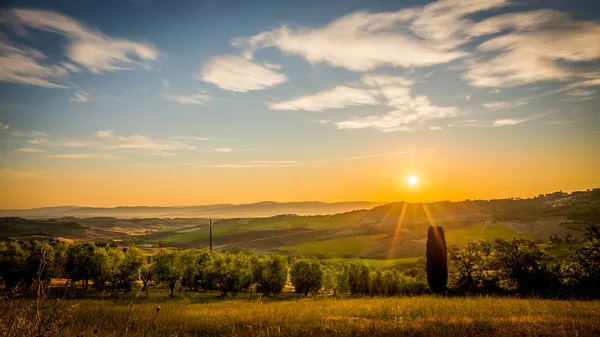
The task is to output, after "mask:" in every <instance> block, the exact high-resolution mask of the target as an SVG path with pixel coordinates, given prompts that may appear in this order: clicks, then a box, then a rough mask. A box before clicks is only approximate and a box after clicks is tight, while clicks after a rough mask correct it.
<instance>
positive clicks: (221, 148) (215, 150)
mask: <svg viewBox="0 0 600 337" xmlns="http://www.w3.org/2000/svg"><path fill="white" fill-rule="evenodd" d="M212 152H233V149H232V148H230V147H220V148H216V149H213V150H212Z"/></svg>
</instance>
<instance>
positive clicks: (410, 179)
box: [408, 176, 419, 186]
mask: <svg viewBox="0 0 600 337" xmlns="http://www.w3.org/2000/svg"><path fill="white" fill-rule="evenodd" d="M418 182H419V179H418V178H417V177H415V176H410V177H408V184H409V185H410V186H415V185H416V184H417V183H418Z"/></svg>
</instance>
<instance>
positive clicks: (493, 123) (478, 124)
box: [448, 110, 558, 128]
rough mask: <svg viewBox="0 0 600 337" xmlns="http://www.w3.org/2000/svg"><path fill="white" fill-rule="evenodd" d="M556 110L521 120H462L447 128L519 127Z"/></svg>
mask: <svg viewBox="0 0 600 337" xmlns="http://www.w3.org/2000/svg"><path fill="white" fill-rule="evenodd" d="M557 111H558V110H551V111H548V112H544V113H540V114H536V115H532V116H529V117H526V118H521V119H516V118H502V119H496V120H494V121H478V120H475V119H468V120H464V121H458V122H454V123H452V124H450V125H448V127H457V126H458V127H461V126H464V127H477V128H486V127H502V126H514V125H519V124H521V123H524V122H529V121H532V120H534V119H538V118H540V117H544V116H547V115H550V114H553V113H555V112H557Z"/></svg>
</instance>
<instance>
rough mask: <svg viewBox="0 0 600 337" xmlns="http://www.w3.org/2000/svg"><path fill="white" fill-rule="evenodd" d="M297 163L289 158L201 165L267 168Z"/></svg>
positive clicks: (205, 165) (204, 165)
mask: <svg viewBox="0 0 600 337" xmlns="http://www.w3.org/2000/svg"><path fill="white" fill-rule="evenodd" d="M297 164H298V162H297V161H289V160H254V161H247V162H243V163H227V164H203V165H201V166H203V167H214V168H267V167H288V166H296V165H297Z"/></svg>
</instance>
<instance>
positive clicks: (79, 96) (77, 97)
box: [71, 91, 89, 103]
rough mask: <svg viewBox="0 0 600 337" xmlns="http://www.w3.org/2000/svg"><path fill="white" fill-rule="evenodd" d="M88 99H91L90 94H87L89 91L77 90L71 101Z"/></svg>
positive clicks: (80, 101) (77, 101)
mask: <svg viewBox="0 0 600 337" xmlns="http://www.w3.org/2000/svg"><path fill="white" fill-rule="evenodd" d="M88 100H89V98H88V94H87V92H84V91H78V92H76V93H75V94H74V95H73V97H72V98H71V102H74V103H84V102H87V101H88Z"/></svg>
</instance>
